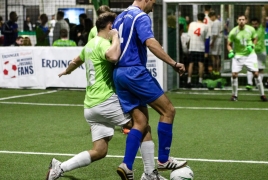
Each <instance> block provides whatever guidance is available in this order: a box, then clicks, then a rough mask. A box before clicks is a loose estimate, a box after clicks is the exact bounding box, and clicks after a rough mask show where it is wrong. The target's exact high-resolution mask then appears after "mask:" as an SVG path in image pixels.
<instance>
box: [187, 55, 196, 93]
mask: <svg viewBox="0 0 268 180" xmlns="http://www.w3.org/2000/svg"><path fill="white" fill-rule="evenodd" d="M194 59H195V52H190V54H189V65H188V77H187V85H186V87H187V88H191V87H192V84H191V83H192V74H193V67H194Z"/></svg>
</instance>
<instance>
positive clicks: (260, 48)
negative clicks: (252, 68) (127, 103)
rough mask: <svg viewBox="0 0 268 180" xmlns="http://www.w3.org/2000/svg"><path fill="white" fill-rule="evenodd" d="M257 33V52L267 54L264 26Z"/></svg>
mask: <svg viewBox="0 0 268 180" xmlns="http://www.w3.org/2000/svg"><path fill="white" fill-rule="evenodd" d="M256 33H257V37H258V41H257V44H256V46H255V52H256V53H263V52H266V47H265V44H264V39H265V29H264V27H263V26H262V25H260V26H259V28H258V29H257V31H256Z"/></svg>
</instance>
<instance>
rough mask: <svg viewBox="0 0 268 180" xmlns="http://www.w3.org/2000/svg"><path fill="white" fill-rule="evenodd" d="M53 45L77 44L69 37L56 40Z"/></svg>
mask: <svg viewBox="0 0 268 180" xmlns="http://www.w3.org/2000/svg"><path fill="white" fill-rule="evenodd" d="M53 46H76V43H75V42H74V41H72V40H69V39H58V40H56V41H54V43H53Z"/></svg>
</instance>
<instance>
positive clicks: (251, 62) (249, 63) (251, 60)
mask: <svg viewBox="0 0 268 180" xmlns="http://www.w3.org/2000/svg"><path fill="white" fill-rule="evenodd" d="M245 65H246V67H247V69H248V70H250V71H252V72H253V76H254V78H255V80H256V82H257V84H256V85H257V87H258V89H259V92H260V98H261V100H262V101H267V99H266V97H265V95H264V87H263V83H262V80H261V77H260V76H259V72H258V61H257V55H256V54H250V55H249V56H248V57H247V58H246V59H245Z"/></svg>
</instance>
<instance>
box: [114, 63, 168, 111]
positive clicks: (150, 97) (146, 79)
mask: <svg viewBox="0 0 268 180" xmlns="http://www.w3.org/2000/svg"><path fill="white" fill-rule="evenodd" d="M113 78H114V84H115V88H116V94H117V95H118V97H119V101H120V104H121V106H122V109H123V111H124V113H128V112H129V111H131V110H132V109H134V108H135V107H138V106H146V105H147V104H149V103H151V102H153V101H155V100H156V99H157V98H159V97H160V96H161V95H163V94H164V91H163V89H162V88H161V86H160V85H159V83H158V81H157V80H156V79H155V78H154V77H153V76H152V75H151V73H150V72H149V71H148V70H147V69H146V68H145V67H144V66H132V67H119V68H116V69H115V70H114V73H113Z"/></svg>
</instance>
